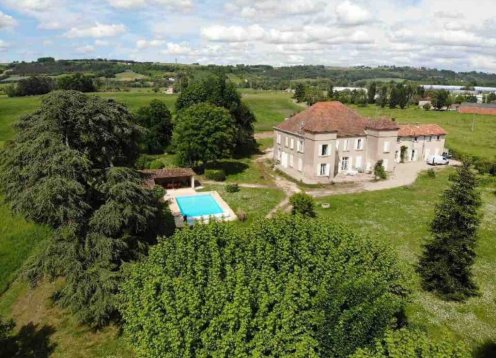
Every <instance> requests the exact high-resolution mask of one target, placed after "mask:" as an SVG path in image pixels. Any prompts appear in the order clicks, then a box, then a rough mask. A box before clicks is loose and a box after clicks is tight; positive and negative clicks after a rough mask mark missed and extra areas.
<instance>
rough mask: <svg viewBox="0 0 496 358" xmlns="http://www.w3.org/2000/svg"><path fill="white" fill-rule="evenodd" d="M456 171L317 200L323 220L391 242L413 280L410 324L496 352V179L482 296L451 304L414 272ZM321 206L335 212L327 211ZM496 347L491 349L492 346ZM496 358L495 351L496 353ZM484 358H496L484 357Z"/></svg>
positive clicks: (484, 232)
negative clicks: (427, 289)
mask: <svg viewBox="0 0 496 358" xmlns="http://www.w3.org/2000/svg"><path fill="white" fill-rule="evenodd" d="M451 172H452V170H451V169H450V170H441V171H439V172H438V174H437V177H436V178H430V177H428V176H427V175H426V174H423V175H421V176H420V177H419V178H418V179H417V181H416V182H415V183H414V184H413V185H411V186H408V187H401V188H395V189H389V190H382V191H375V192H365V193H359V194H347V195H339V196H331V197H327V198H322V199H318V200H317V211H318V215H319V216H323V217H329V218H331V219H332V220H333V221H335V222H338V223H340V224H344V225H346V226H349V227H350V228H352V229H353V230H355V231H357V232H359V233H362V234H364V235H368V236H371V237H373V238H375V239H377V240H380V241H381V242H386V243H388V244H389V245H390V246H391V247H393V248H394V250H395V251H396V252H397V253H398V256H399V258H400V260H401V261H402V262H403V263H405V265H406V267H407V269H408V270H409V271H410V272H411V273H412V277H413V287H411V288H412V289H413V293H412V299H411V302H410V304H409V305H408V307H407V312H406V313H407V319H408V322H409V323H410V324H411V325H412V326H414V327H420V328H423V329H426V330H427V331H428V332H429V335H431V336H432V337H435V338H437V339H440V340H442V339H443V338H445V337H452V338H454V339H456V340H462V341H464V342H465V343H466V344H467V345H469V346H471V347H472V348H473V349H474V350H478V349H481V347H484V346H485V348H486V349H487V348H488V347H492V349H494V348H496V299H495V296H494V295H495V293H496V280H495V279H494V278H495V277H496V191H495V188H496V178H494V177H493V178H489V177H486V178H484V180H482V181H481V184H482V185H481V193H482V198H483V202H484V205H483V208H482V210H481V211H482V213H483V220H482V225H481V230H480V232H479V242H478V248H477V255H478V256H477V261H476V265H475V269H474V273H475V278H476V282H477V283H478V285H479V286H480V293H481V295H480V296H479V297H474V298H471V299H469V300H468V301H467V302H466V303H455V302H446V301H443V300H441V299H439V298H438V297H436V296H434V295H432V294H430V293H427V292H425V291H423V290H422V289H421V288H420V283H419V280H418V277H417V276H416V275H415V274H414V273H413V271H414V267H415V264H416V262H417V260H418V255H419V254H420V252H421V245H422V243H423V242H424V240H425V239H427V238H428V237H429V224H430V222H431V220H432V218H433V215H434V204H435V203H436V202H437V201H438V200H439V198H440V195H441V193H442V191H443V190H444V189H445V188H446V187H447V185H448V176H449V174H450V173H451ZM322 203H329V204H330V208H328V209H323V208H322V207H321V204H322ZM491 344H492V346H491ZM492 352H493V353H495V354H496V352H494V351H492ZM481 357H494V355H486V354H482V355H481Z"/></svg>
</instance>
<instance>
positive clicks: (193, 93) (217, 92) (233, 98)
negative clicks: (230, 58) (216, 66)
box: [176, 74, 256, 152]
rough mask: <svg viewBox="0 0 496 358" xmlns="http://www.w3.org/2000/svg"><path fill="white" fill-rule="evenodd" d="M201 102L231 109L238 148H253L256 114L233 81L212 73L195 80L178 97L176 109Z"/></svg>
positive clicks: (222, 75) (241, 149)
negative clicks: (242, 98) (244, 101)
mask: <svg viewBox="0 0 496 358" xmlns="http://www.w3.org/2000/svg"><path fill="white" fill-rule="evenodd" d="M199 103H210V104H212V105H214V106H217V107H223V108H225V109H227V110H228V111H229V113H230V114H231V116H232V117H233V118H234V120H235V123H236V137H235V144H236V150H238V151H240V152H241V151H243V150H244V149H253V148H254V147H255V145H256V143H255V139H254V136H253V135H254V127H253V124H254V122H255V115H254V114H253V112H252V111H251V110H250V109H249V108H248V106H246V104H244V103H243V102H242V101H241V96H240V95H239V93H238V92H237V90H236V87H235V86H234V84H233V83H231V82H229V81H227V79H226V76H225V75H224V74H218V75H211V76H208V77H207V78H204V79H201V80H196V81H193V82H192V83H190V84H189V85H188V87H186V88H185V89H184V90H183V91H182V92H181V93H180V94H179V97H178V98H177V102H176V111H177V112H179V111H180V110H182V109H184V108H187V107H191V106H193V105H196V104H199Z"/></svg>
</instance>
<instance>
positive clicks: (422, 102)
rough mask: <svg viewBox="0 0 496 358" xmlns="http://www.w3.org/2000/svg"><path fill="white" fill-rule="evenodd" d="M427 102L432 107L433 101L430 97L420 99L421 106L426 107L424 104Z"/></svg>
mask: <svg viewBox="0 0 496 358" xmlns="http://www.w3.org/2000/svg"><path fill="white" fill-rule="evenodd" d="M426 104H428V105H429V106H431V107H432V101H431V100H430V99H427V100H420V101H419V104H418V106H419V108H424V106H425V105H426Z"/></svg>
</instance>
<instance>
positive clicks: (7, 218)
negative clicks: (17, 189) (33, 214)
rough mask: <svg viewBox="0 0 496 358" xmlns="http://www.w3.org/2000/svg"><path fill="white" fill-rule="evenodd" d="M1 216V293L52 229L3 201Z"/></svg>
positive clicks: (0, 208)
mask: <svg viewBox="0 0 496 358" xmlns="http://www.w3.org/2000/svg"><path fill="white" fill-rule="evenodd" d="M1 201H2V198H1V197H0V203H1ZM0 217H1V220H0V295H1V294H2V293H3V292H4V291H5V290H6V289H7V287H8V286H9V284H10V283H11V282H12V281H13V280H14V279H15V277H16V276H17V273H18V272H19V270H20V268H21V267H22V265H23V263H24V262H25V261H26V259H27V258H28V257H29V256H31V255H32V254H33V251H34V250H35V249H36V248H37V247H39V246H41V245H42V244H43V241H44V240H45V239H46V238H47V237H48V236H49V235H50V230H49V229H48V228H47V227H44V226H40V225H36V224H34V223H31V222H28V221H26V220H24V219H23V218H22V217H20V216H18V215H14V214H12V212H11V211H10V210H9V208H8V207H7V206H6V205H5V204H3V203H1V204H0Z"/></svg>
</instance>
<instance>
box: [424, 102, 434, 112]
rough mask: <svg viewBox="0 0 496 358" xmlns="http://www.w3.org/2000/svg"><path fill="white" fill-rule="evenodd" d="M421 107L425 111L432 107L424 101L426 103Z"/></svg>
mask: <svg viewBox="0 0 496 358" xmlns="http://www.w3.org/2000/svg"><path fill="white" fill-rule="evenodd" d="M423 108H424V110H425V111H430V110H431V108H432V106H431V105H430V103H426V104H424V105H423Z"/></svg>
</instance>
